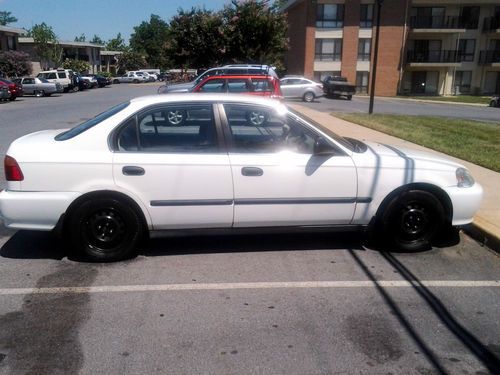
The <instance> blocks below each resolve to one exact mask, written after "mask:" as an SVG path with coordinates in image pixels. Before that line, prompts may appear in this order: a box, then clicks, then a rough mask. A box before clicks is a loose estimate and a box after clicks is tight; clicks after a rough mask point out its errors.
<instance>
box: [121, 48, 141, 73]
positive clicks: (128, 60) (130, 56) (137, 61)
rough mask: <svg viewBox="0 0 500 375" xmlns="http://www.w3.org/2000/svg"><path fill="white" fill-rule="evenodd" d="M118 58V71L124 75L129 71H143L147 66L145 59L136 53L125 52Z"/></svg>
mask: <svg viewBox="0 0 500 375" xmlns="http://www.w3.org/2000/svg"><path fill="white" fill-rule="evenodd" d="M117 58H118V63H117V70H118V72H119V73H124V72H126V71H127V70H137V69H141V68H142V67H144V66H145V65H146V62H145V61H144V58H143V57H142V56H141V55H140V54H139V53H137V52H134V51H124V52H123V53H122V54H121V55H119V56H118V57H117Z"/></svg>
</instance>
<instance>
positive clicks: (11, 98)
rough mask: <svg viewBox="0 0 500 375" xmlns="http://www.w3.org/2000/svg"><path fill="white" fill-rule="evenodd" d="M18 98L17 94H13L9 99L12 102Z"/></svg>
mask: <svg viewBox="0 0 500 375" xmlns="http://www.w3.org/2000/svg"><path fill="white" fill-rule="evenodd" d="M16 98H17V96H11V97H10V98H9V100H10V101H11V102H13V101H14V100H16Z"/></svg>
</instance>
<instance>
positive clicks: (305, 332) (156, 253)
mask: <svg viewBox="0 0 500 375" xmlns="http://www.w3.org/2000/svg"><path fill="white" fill-rule="evenodd" d="M157 86H158V84H146V85H126V84H122V85H113V86H112V87H108V88H104V89H95V90H92V91H89V92H82V93H75V94H66V95H61V96H54V97H50V98H33V97H25V98H19V99H18V101H17V100H16V102H13V103H1V104H0V156H1V157H2V159H3V156H4V154H5V153H6V150H7V148H8V145H9V143H10V142H11V141H13V140H14V139H15V138H17V137H19V136H21V135H24V134H27V133H30V132H33V131H37V130H41V129H48V128H61V129H63V128H67V127H71V126H74V125H75V124H77V123H79V122H82V121H84V120H85V119H88V118H90V117H92V116H93V115H95V114H97V113H99V112H101V111H103V110H105V109H107V108H109V107H111V106H112V105H115V104H118V103H120V102H123V101H125V100H128V99H130V98H132V97H136V96H140V95H146V94H155V93H156V89H157ZM339 103H342V105H345V106H348V105H350V106H351V107H349V108H351V109H350V111H355V110H356V107H355V106H356V105H365V104H366V105H367V100H365V99H363V98H354V99H353V101H352V102H347V101H342V100H331V99H321V101H320V103H311V104H310V106H312V107H313V106H318V110H323V109H320V108H324V110H330V109H328V108H330V107H329V106H330V105H331V106H332V107H336V106H337V105H340V104H339ZM308 105H309V104H308ZM377 105H379V103H378V102H377V104H376V107H375V108H376V109H377V108H378V107H377ZM388 105H391V104H388ZM408 105H409V107H408V108H410V107H411V105H413V104H411V105H410V104H408ZM419 105H420V106H422V107H424V108H426V107H425V106H426V105H423V104H422V103H420V104H419ZM432 106H433V105H432ZM438 106H441V107H439V108H444V109H443V110H442V111H443V114H444V113H447V112H446V111H450V112H451V111H455V112H457V111H459V109H458V108H462V107H457V106H455V105H438ZM314 108H316V107H314ZM346 110H347V109H346ZM460 110H461V109H460ZM463 110H464V111H467V112H469V113H474V114H473V116H478V118H479V117H480V116H483V113H488V114H489V113H490V112H489V111H483V108H477V107H467V108H464V109H463ZM492 110H493V111H495V110H496V111H497V112H492V113H493V114H494V113H498V110H497V109H492ZM429 111H430V110H429ZM429 111H427V112H429ZM407 114H408V113H407ZM428 114H430V113H428ZM2 188H5V180H4V176H3V174H2V177H1V179H0V189H2ZM0 224H1V222H0ZM360 238H361V236H360V235H359V234H356V233H354V234H353V233H327V234H325V233H314V234H290V233H288V234H287V233H283V234H274V235H234V236H215V235H213V236H201V235H199V236H198V235H197V236H175V237H173V236H172V237H168V238H156V237H153V238H152V239H151V240H150V241H149V242H147V243H146V244H145V245H144V246H143V248H142V249H141V251H140V253H139V256H138V257H136V258H134V259H131V260H129V261H125V262H119V263H110V264H91V263H84V262H76V261H74V260H73V259H72V257H71V256H69V257H68V250H70V249H67V248H66V245H65V244H64V243H63V242H62V241H61V240H60V239H58V238H57V237H56V236H54V235H53V234H51V233H45V232H34V231H17V232H15V231H11V230H7V229H5V228H4V227H3V226H0V301H1V303H0V374H50V375H52V374H76V373H78V374H153V373H158V374H266V375H267V374H287V375H288V374H297V375H304V374H306V375H309V374H310V375H313V374H422V375H426V374H477V375H479V374H488V373H491V374H499V373H500V362H499V359H498V358H499V356H500V320H499V319H498V311H500V263H499V257H498V254H496V253H494V252H492V251H490V250H489V249H487V248H485V247H483V246H481V245H480V244H478V243H477V242H475V241H474V240H472V239H471V238H469V237H468V236H466V235H464V234H463V233H459V232H452V233H450V234H449V236H447V238H446V241H444V242H443V243H442V244H440V246H439V247H436V248H434V249H432V250H430V251H426V252H421V253H395V254H391V253H386V252H379V251H375V250H372V249H370V248H367V247H365V246H364V241H363V240H362V239H360Z"/></svg>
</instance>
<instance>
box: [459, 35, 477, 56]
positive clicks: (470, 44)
mask: <svg viewBox="0 0 500 375" xmlns="http://www.w3.org/2000/svg"><path fill="white" fill-rule="evenodd" d="M475 50H476V40H475V39H460V41H459V42H458V57H459V61H474V52H475Z"/></svg>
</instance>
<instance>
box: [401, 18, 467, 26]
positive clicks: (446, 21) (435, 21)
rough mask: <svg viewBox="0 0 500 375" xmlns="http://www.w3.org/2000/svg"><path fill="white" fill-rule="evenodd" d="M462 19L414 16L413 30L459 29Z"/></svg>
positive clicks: (411, 21)
mask: <svg viewBox="0 0 500 375" xmlns="http://www.w3.org/2000/svg"><path fill="white" fill-rule="evenodd" d="M460 24H461V22H460V17H456V16H455V17H454V16H427V17H424V16H420V17H417V16H413V17H411V18H410V27H411V28H412V29H459V28H462V27H461V25H460Z"/></svg>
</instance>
